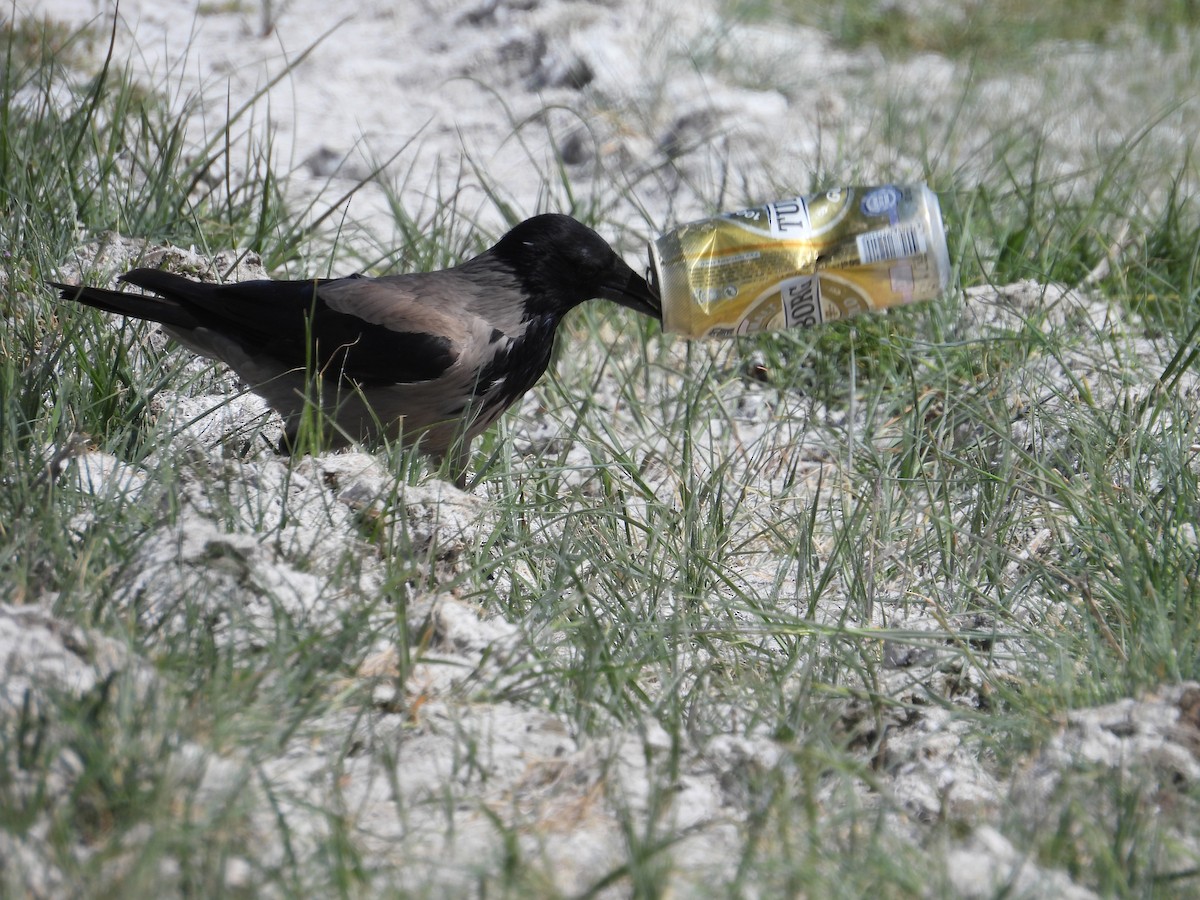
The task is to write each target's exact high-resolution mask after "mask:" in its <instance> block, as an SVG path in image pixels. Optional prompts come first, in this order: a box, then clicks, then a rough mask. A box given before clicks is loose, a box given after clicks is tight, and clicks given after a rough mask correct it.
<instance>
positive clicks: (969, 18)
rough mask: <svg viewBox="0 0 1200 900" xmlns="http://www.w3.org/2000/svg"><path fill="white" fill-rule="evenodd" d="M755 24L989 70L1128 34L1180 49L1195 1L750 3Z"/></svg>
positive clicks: (747, 8) (747, 9) (746, 2)
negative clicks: (784, 24) (1055, 46)
mask: <svg viewBox="0 0 1200 900" xmlns="http://www.w3.org/2000/svg"><path fill="white" fill-rule="evenodd" d="M734 8H735V9H737V10H739V11H743V12H744V13H745V14H749V15H751V16H753V17H762V18H768V17H772V16H774V17H784V18H788V19H791V20H793V21H796V22H800V23H803V24H806V25H811V26H814V27H817V28H820V29H822V30H824V31H827V32H828V33H829V34H831V35H832V36H833V37H834V38H835V39H836V40H837V41H838V42H839V43H841V44H843V45H845V46H847V47H860V46H862V45H864V44H870V45H874V46H877V47H879V49H880V50H882V51H883V52H884V53H885V54H887V55H888V56H891V57H897V56H908V55H911V54H913V53H923V52H928V53H941V54H944V55H947V56H952V57H957V58H964V59H973V60H976V61H977V62H983V63H986V64H988V65H996V64H1011V63H1012V62H1013V61H1014V60H1016V59H1020V58H1022V57H1023V56H1024V54H1025V52H1026V51H1027V50H1028V49H1029V48H1031V47H1036V46H1038V45H1043V44H1051V43H1054V42H1080V43H1090V44H1103V43H1106V42H1108V41H1110V40H1112V39H1113V37H1114V35H1116V34H1118V33H1119V32H1120V31H1121V29H1123V28H1134V29H1137V30H1139V31H1145V32H1147V33H1148V34H1150V35H1151V36H1153V37H1154V38H1156V39H1157V40H1159V41H1162V42H1165V43H1174V42H1175V41H1176V40H1177V38H1178V34H1179V32H1180V31H1183V30H1186V29H1188V28H1190V27H1191V26H1192V25H1194V23H1195V21H1196V16H1197V13H1198V12H1200V8H1198V7H1197V5H1196V3H1195V0H1094V2H1093V0H1057V2H1054V3H1038V2H1034V0H1013V2H1008V3H949V4H936V3H927V4H919V3H913V4H902V3H887V2H882V0H848V2H842V3H837V4H827V3H813V2H807V0H743V2H741V3H735V4H734Z"/></svg>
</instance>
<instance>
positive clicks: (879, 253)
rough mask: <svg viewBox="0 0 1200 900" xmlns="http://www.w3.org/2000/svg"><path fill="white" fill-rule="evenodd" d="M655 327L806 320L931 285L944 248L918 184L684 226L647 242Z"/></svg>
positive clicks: (695, 329) (756, 326)
mask: <svg viewBox="0 0 1200 900" xmlns="http://www.w3.org/2000/svg"><path fill="white" fill-rule="evenodd" d="M647 278H648V280H649V282H650V284H651V287H652V288H653V289H655V290H656V291H658V294H659V297H660V299H661V301H662V311H663V330H664V331H670V332H674V333H676V334H681V335H684V336H686V337H690V338H700V337H730V336H732V335H737V334H751V333H753V332H756V331H778V330H781V329H785V328H811V327H813V326H815V325H820V324H821V323H823V322H832V321H836V320H838V319H845V318H847V317H849V316H855V315H858V314H859V313H864V312H868V311H871V310H880V309H887V308H888V307H891V306H898V305H900V304H903V303H913V302H915V301H917V300H930V299H933V298H934V297H937V296H939V295H940V294H941V293H942V292H943V291H944V290H945V289H946V286H947V284H948V283H949V280H950V254H949V252H948V251H947V249H946V230H945V227H944V226H943V225H942V213H941V208H940V207H939V205H938V199H937V195H936V194H934V193H933V191H931V190H929V188H928V187H926V186H925V185H923V184H918V185H891V184H888V185H878V186H874V187H843V188H837V189H835V190H831V191H826V192H825V193H823V194H812V195H808V196H803V197H793V198H791V199H787V200H777V201H775V202H774V203H768V204H766V205H765V206H758V207H754V208H752V209H744V210H741V211H739V212H732V213H726V214H724V215H721V216H716V217H714V218H711V219H702V220H700V221H698V222H691V223H689V224H687V225H682V226H680V227H679V228H676V229H675V230H673V231H669V232H667V233H666V234H664V235H662V236H660V237H659V238H657V239H656V240H654V241H652V242H651V243H650V270H649V272H648V274H647Z"/></svg>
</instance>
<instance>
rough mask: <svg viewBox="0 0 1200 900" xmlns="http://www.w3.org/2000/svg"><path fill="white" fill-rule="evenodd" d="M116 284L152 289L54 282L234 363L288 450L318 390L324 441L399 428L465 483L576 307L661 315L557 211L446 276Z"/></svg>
mask: <svg viewBox="0 0 1200 900" xmlns="http://www.w3.org/2000/svg"><path fill="white" fill-rule="evenodd" d="M120 280H121V281H124V282H127V283H129V284H132V285H135V286H136V287H139V288H142V289H143V290H144V291H148V292H150V293H149V294H135V293H127V292H125V291H112V290H105V289H102V288H93V287H83V286H73V285H66V284H57V283H53V282H52V283H51V287H53V288H55V289H57V290H58V291H59V292H60V293H61V296H62V298H63V299H64V300H75V301H78V302H80V303H84V304H87V305H88V306H93V307H96V308H97V309H101V310H104V311H105V312H110V313H117V314H119V315H124V316H131V317H134V318H139V319H148V320H150V321H152V322H158V323H160V324H161V325H162V326H163V328H164V329H165V330H166V332H167V333H168V334H170V335H171V336H172V337H174V338H175V339H177V340H178V341H179V342H180V343H182V344H183V345H184V346H186V347H188V348H189V349H191V350H193V351H194V352H196V353H199V354H201V355H203V356H206V357H209V358H212V359H216V360H220V361H221V362H223V363H225V364H226V365H228V366H229V367H230V368H232V369H233V370H234V371H235V372H237V374H238V375H239V376H241V378H242V379H243V380H244V381H245V382H246V383H247V384H248V385H249V386H250V388H251V389H252V390H253V391H254V392H255V393H257V394H259V395H261V396H262V397H263V398H264V399H265V400H266V401H267V403H268V404H269V405H270V406H271V407H272V408H273V409H275V410H276V411H277V412H278V413H279V414H280V415H281V416H283V421H284V447H285V448H287V449H288V450H294V449H295V448H296V446H297V441H296V436H297V430H298V428H299V426H300V422H301V419H302V418H303V416H304V411H305V408H306V404H307V403H309V402H316V403H317V404H318V405H319V407H320V413H321V416H322V421H324V422H327V423H330V427H328V428H327V429H326V431H327V434H326V438H327V440H328V442H329V445H330V446H333V447H337V446H344V445H345V444H347V443H350V442H352V441H357V440H372V439H374V438H376V437H378V436H379V435H380V434H386V435H388V436H391V437H398V438H399V439H401V440H402V441H403V442H404V444H406V445H414V444H415V445H417V446H418V447H419V448H420V449H421V450H422V451H423V452H425V453H428V454H430V455H431V456H433V457H435V458H437V459H438V460H442V459H446V458H449V459H450V461H451V465H452V467H453V474H454V476H455V478H456V480H457V481H458V483H459V484H460V485H461V484H463V483H464V482H465V478H466V464H467V459H468V454H469V452H470V445H471V441H472V439H474V438H475V436H476V435H478V434H480V433H481V432H483V431H484V430H485V429H486V428H487V427H488V426H489V425H491V424H492V423H493V422H495V421H496V419H497V418H498V417H499V416H500V414H501V413H502V412H504V410H506V409H507V408H508V407H509V406H511V405H512V404H513V403H514V402H516V401H517V400H518V399H519V398H520V397H521V396H522V395H524V394H525V392H526V391H528V390H529V389H530V388H531V387H533V385H534V384H535V383H536V382H537V380H538V379H539V378H541V376H542V373H543V372H545V371H546V367H547V366H548V365H549V364H550V355H551V352H552V349H553V345H554V335H555V331H556V329H557V328H558V324H559V322H561V321H562V318H563V316H564V315H566V313H567V312H569V311H570V310H571V309H573V308H575V307H576V306H578V305H579V304H581V303H583V302H584V301H585V300H590V299H593V298H603V299H606V300H611V301H613V302H615V303H619V304H621V305H622V306H626V307H628V308H630V309H633V310H636V311H638V312H640V313H643V314H645V315H647V316H652V317H653V318H656V319H660V318H661V311H660V308H659V304H658V299H657V297H656V296H655V295H654V294H653V293H651V291H650V289H649V287H648V286H647V284H646V281H645V279H644V278H642V277H641V276H640V275H638V274H636V273H635V272H634V271H633V270H632V269H631V268H630V267H629V266H628V265H626V264H625V263H624V262H623V261H622V260H621V258H620V257H619V256H617V254H616V253H614V252H613V250H612V248H611V247H609V245H608V244H607V243H606V242H605V241H604V239H603V238H601V237H600V236H599V235H598V234H596V232H594V231H593V230H592V229H590V228H588V227H587V226H585V225H583V224H581V223H579V222H577V221H575V220H574V219H572V218H570V217H569V216H564V215H555V214H546V215H540V216H535V217H534V218H532V219H527V220H526V221H524V222H522V223H520V224H519V225H517V226H516V227H515V228H513V229H512V230H511V231H509V232H508V233H507V234H506V235H504V237H502V238H501V239H500V240H499V242H497V243H496V245H495V246H493V247H492V248H491V249H489V250H487V251H485V252H484V253H481V254H480V255H479V256H476V257H475V258H473V259H470V260H468V261H466V262H464V263H462V264H461V265H458V266H455V267H454V268H451V269H445V270H442V271H438V272H426V273H417V274H410V275H390V276H385V277H382V278H368V277H364V276H361V275H351V276H350V277H348V278H336V279H322V278H315V279H309V280H306V281H243V282H238V283H232V284H202V283H199V282H195V281H191V280H190V279H187V278H184V277H182V276H179V275H173V274H170V273H168V272H162V271H159V270H157V269H134V270H133V271H131V272H128V273H127V274H125V275H122V276H121V278H120ZM151 295H157V296H151Z"/></svg>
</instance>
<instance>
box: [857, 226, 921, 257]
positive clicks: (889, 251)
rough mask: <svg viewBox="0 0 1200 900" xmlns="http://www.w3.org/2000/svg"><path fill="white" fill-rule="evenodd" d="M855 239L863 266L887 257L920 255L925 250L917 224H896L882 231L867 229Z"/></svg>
mask: <svg viewBox="0 0 1200 900" xmlns="http://www.w3.org/2000/svg"><path fill="white" fill-rule="evenodd" d="M856 240H857V241H858V258H859V259H861V260H862V264H863V265H864V266H869V265H871V264H872V263H878V262H885V261H886V260H889V259H904V258H905V257H906V256H920V255H922V254H923V253H924V252H925V233H924V231H923V230H922V229H921V227H920V226H918V225H897V226H895V227H893V228H884V229H883V230H882V231H868V232H867V233H866V234H860V235H859V236H858V237H857V238H856Z"/></svg>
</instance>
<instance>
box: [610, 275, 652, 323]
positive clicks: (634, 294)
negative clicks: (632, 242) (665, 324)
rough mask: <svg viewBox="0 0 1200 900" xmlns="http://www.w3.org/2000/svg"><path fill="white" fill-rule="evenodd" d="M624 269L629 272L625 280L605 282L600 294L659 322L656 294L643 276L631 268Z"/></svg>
mask: <svg viewBox="0 0 1200 900" xmlns="http://www.w3.org/2000/svg"><path fill="white" fill-rule="evenodd" d="M626 271H627V272H628V273H629V274H628V277H627V278H626V279H625V281H623V282H619V283H609V284H606V285H605V286H604V287H603V288H602V289H601V291H600V296H601V297H602V298H603V299H605V300H611V301H612V302H613V303H619V304H621V306H624V307H627V308H629V309H632V310H634V311H635V312H640V313H641V314H642V315H644V316H649V317H650V318H652V319H658V320H659V321H660V322H661V321H662V305H661V304H660V303H659V300H658V295H657V294H655V293H654V291H652V290H650V285H648V284H647V283H646V279H645V278H643V277H642V276H641V275H639V274H638V273H637V272H635V271H633V270H632V269H626Z"/></svg>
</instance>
